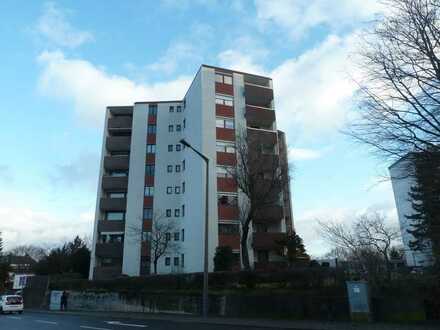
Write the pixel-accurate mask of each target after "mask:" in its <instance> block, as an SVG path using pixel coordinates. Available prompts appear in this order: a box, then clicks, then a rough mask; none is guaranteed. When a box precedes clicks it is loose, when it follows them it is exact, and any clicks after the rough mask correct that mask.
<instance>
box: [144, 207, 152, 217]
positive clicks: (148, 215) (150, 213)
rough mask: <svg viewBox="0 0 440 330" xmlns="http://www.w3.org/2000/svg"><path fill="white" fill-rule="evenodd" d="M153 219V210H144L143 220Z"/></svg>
mask: <svg viewBox="0 0 440 330" xmlns="http://www.w3.org/2000/svg"><path fill="white" fill-rule="evenodd" d="M152 218H153V209H152V208H147V209H144V219H152Z"/></svg>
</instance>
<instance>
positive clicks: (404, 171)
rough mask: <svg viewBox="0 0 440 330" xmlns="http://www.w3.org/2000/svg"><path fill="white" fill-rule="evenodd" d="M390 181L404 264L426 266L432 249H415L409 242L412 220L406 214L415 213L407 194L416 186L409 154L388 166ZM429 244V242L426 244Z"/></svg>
mask: <svg viewBox="0 0 440 330" xmlns="http://www.w3.org/2000/svg"><path fill="white" fill-rule="evenodd" d="M389 172H390V177H391V183H392V186H393V192H394V200H395V203H396V209H397V216H398V218H399V225H400V232H401V235H402V241H403V246H404V249H405V260H406V264H407V265H408V266H410V267H427V266H431V265H432V264H433V261H434V260H433V255H432V249H431V248H430V247H428V246H427V247H426V249H424V250H422V251H421V250H415V249H414V248H413V247H411V245H410V242H412V241H414V240H415V238H414V236H413V235H412V234H411V233H409V232H408V231H409V230H412V229H413V227H412V224H413V223H412V220H410V219H408V218H407V216H411V215H413V214H414V213H415V211H414V209H413V207H412V200H411V198H410V196H409V193H410V192H411V187H415V186H416V183H417V182H416V178H415V176H414V162H413V157H412V155H411V154H409V155H407V156H406V157H402V158H401V159H399V160H398V161H396V162H395V163H394V164H392V165H391V166H390V167H389ZM427 245H429V243H428V244H427Z"/></svg>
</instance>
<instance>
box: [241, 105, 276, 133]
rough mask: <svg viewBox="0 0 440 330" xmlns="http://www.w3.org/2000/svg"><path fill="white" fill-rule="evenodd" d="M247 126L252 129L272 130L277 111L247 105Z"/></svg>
mask: <svg viewBox="0 0 440 330" xmlns="http://www.w3.org/2000/svg"><path fill="white" fill-rule="evenodd" d="M245 116H246V120H247V125H248V126H251V127H259V128H268V129H271V128H272V126H273V123H274V121H275V111H274V110H273V109H269V108H261V107H256V106H253V105H246V114H245Z"/></svg>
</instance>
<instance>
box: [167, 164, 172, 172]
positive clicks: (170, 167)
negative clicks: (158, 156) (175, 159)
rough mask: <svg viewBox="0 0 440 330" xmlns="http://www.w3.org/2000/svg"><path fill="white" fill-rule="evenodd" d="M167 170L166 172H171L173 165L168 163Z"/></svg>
mask: <svg viewBox="0 0 440 330" xmlns="http://www.w3.org/2000/svg"><path fill="white" fill-rule="evenodd" d="M167 172H168V173H172V172H173V165H168V166H167Z"/></svg>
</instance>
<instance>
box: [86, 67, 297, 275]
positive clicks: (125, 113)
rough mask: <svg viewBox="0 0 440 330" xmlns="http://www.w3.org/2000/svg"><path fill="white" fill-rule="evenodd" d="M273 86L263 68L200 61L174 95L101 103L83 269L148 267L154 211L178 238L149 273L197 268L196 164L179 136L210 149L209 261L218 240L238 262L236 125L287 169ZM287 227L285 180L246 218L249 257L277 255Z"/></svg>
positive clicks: (201, 186) (200, 213) (201, 177)
mask: <svg viewBox="0 0 440 330" xmlns="http://www.w3.org/2000/svg"><path fill="white" fill-rule="evenodd" d="M273 95H274V93H273V88H272V80H271V79H270V78H267V77H263V76H258V75H254V74H247V73H243V72H238V71H231V70H226V69H221V68H217V67H212V66H207V65H202V66H201V67H200V69H199V71H198V72H197V74H196V76H195V78H194V80H193V82H192V83H191V86H190V87H189V89H188V91H187V93H186V95H185V97H184V98H183V100H176V101H160V102H154V101H149V102H136V103H135V104H134V105H131V106H110V107H108V108H107V111H106V117H105V128H104V136H103V146H102V158H101V167H100V175H99V183H98V196H97V203H96V215H95V225H94V235H93V248H92V256H91V266H90V278H107V277H114V276H118V275H121V274H125V275H128V276H139V275H143V274H149V273H150V272H151V269H152V264H151V263H152V260H151V258H150V257H151V250H150V241H149V240H150V239H151V230H152V227H153V226H152V223H153V221H155V219H156V218H161V219H162V220H163V219H165V220H164V221H167V220H169V221H173V223H175V224H177V225H176V226H175V228H174V229H173V232H170V233H167V237H168V239H169V240H173V242H175V241H177V243H176V242H175V244H177V245H178V246H179V249H178V250H173V251H170V252H169V253H167V254H166V255H164V256H162V257H161V258H160V259H159V261H158V264H157V271H158V273H170V272H186V273H188V272H198V271H202V270H203V251H204V249H203V244H204V221H205V164H204V162H203V161H202V160H201V159H200V158H199V157H198V156H197V155H196V154H195V153H194V152H192V151H191V150H190V149H189V148H185V146H184V145H182V144H181V143H180V140H181V139H185V140H186V141H188V142H189V143H190V144H191V145H192V146H194V147H195V148H196V149H198V150H199V151H200V152H202V153H203V154H205V155H206V156H207V157H209V159H210V166H209V182H210V189H209V191H208V197H209V205H210V207H209V226H208V230H209V269H210V271H212V270H213V258H214V255H215V251H216V248H217V247H218V246H230V247H231V248H232V250H233V252H234V254H235V256H236V260H237V267H239V266H240V253H241V251H240V249H241V248H240V219H239V217H240V206H241V203H243V198H242V196H241V195H240V194H241V193H240V189H238V187H237V182H236V180H235V179H234V177H233V176H231V174H230V173H231V171H230V169H231V168H233V167H234V166H236V164H237V150H236V144H237V137H238V136H241V135H243V134H244V135H246V136H247V137H248V138H253V140H254V141H258V145H259V146H260V147H261V148H262V150H263V151H265V152H264V153H265V154H267V155H268V157H276V158H277V159H278V160H279V161H280V162H281V163H282V164H284V165H285V166H283V167H282V171H285V172H286V177H287V175H288V173H287V171H288V169H287V153H286V149H287V147H286V142H285V136H284V133H283V132H281V131H278V130H277V128H276V121H275V111H274V97H273ZM261 161H262V162H265V158H264V157H262V159H261ZM268 164H270V162H268ZM162 220H161V221H162ZM292 228H293V218H292V211H291V196H290V191H289V182H288V180H286V182H284V185H283V187H282V188H281V190H280V193H279V196H278V198H277V201H276V202H274V203H273V204H272V205H268V207H267V208H266V209H265V211H264V212H261V213H260V214H259V215H258V217H256V219H255V221H254V224H253V225H252V228H251V232H250V237H249V244H248V246H249V249H248V251H249V256H250V261H251V265H252V267H265V266H270V265H274V264H276V263H277V262H278V261H279V260H280V255H279V254H280V253H279V252H280V248H279V244H278V243H277V242H278V241H279V239H280V237H282V235H283V233H284V234H285V233H286V232H288V231H289V230H291V229H292Z"/></svg>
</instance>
